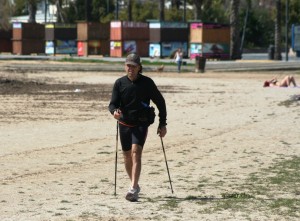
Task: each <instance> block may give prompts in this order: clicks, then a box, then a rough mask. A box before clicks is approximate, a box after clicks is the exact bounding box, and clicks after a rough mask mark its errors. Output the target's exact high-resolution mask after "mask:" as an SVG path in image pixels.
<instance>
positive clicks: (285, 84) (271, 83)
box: [264, 75, 297, 87]
mask: <svg viewBox="0 0 300 221" xmlns="http://www.w3.org/2000/svg"><path fill="white" fill-rule="evenodd" d="M291 84H293V85H294V87H297V84H296V80H295V78H294V77H293V76H292V75H287V76H285V77H284V78H283V79H282V80H281V81H278V80H277V78H273V79H272V80H269V81H265V82H264V87H289V86H290V85H291Z"/></svg>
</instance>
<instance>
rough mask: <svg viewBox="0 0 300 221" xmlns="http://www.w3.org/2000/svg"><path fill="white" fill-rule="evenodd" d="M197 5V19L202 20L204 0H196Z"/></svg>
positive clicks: (195, 15) (195, 17)
mask: <svg viewBox="0 0 300 221" xmlns="http://www.w3.org/2000/svg"><path fill="white" fill-rule="evenodd" d="M194 5H195V14H194V19H195V20H201V15H202V5H203V0H194Z"/></svg>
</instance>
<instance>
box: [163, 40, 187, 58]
mask: <svg viewBox="0 0 300 221" xmlns="http://www.w3.org/2000/svg"><path fill="white" fill-rule="evenodd" d="M178 48H181V50H182V52H183V57H187V42H177V41H175V42H163V43H162V51H161V56H162V57H174V54H175V52H176V51H177V49H178Z"/></svg>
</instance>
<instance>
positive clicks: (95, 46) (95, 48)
mask: <svg viewBox="0 0 300 221" xmlns="http://www.w3.org/2000/svg"><path fill="white" fill-rule="evenodd" d="M100 49H101V42H100V41H98V40H91V41H88V52H89V55H100V54H101V51H100Z"/></svg>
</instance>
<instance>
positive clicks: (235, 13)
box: [230, 0, 241, 60]
mask: <svg viewBox="0 0 300 221" xmlns="http://www.w3.org/2000/svg"><path fill="white" fill-rule="evenodd" d="M239 4H240V0H231V1H230V58H231V59H232V60H236V59H241V51H240V28H239Z"/></svg>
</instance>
